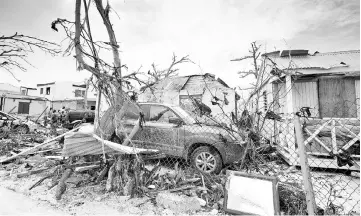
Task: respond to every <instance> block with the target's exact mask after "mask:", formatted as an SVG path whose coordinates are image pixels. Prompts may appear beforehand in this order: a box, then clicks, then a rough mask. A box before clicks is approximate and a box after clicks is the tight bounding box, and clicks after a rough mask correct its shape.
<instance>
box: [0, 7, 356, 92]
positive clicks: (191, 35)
mask: <svg viewBox="0 0 361 216" xmlns="http://www.w3.org/2000/svg"><path fill="white" fill-rule="evenodd" d="M110 4H111V6H112V8H113V10H114V11H116V12H117V14H116V13H114V12H112V14H111V19H112V23H113V25H114V29H115V33H116V36H117V40H118V42H120V43H121V44H120V47H121V51H122V53H121V57H122V63H123V64H127V65H128V67H129V72H132V71H133V70H136V69H137V68H138V67H139V66H140V65H142V66H143V68H144V69H145V70H147V69H148V68H150V65H151V63H152V62H155V63H156V64H157V65H159V67H161V68H162V67H166V66H168V65H169V62H170V60H171V57H172V53H173V52H174V53H176V55H177V56H184V55H189V56H190V58H191V59H192V60H193V61H194V62H196V63H197V64H199V65H200V66H201V68H202V69H203V72H206V73H213V74H215V75H216V76H218V77H221V78H222V79H223V80H225V81H226V82H227V83H228V84H229V85H231V86H247V85H248V83H249V81H250V80H249V79H245V80H241V79H239V78H238V75H237V73H236V72H237V71H239V70H242V69H244V68H246V67H247V65H245V64H240V63H237V62H230V59H233V58H237V57H241V56H243V55H245V54H247V52H248V49H249V44H250V43H251V42H252V41H259V42H260V43H262V44H263V46H262V49H263V50H264V51H274V50H275V49H277V50H278V49H309V50H312V51H316V50H317V51H319V52H328V51H339V50H354V49H360V48H359V47H360V1H359V0H344V1H338V0H321V1H315V0H122V1H121V0H118V1H116V0H110ZM74 10H75V0H61V1H59V0H37V1H34V0H33V1H29V0H2V1H1V3H0V34H1V35H7V34H13V33H14V32H19V33H23V34H27V35H31V36H36V37H39V38H42V39H45V40H49V41H53V42H57V43H61V42H62V40H63V39H64V38H65V34H64V32H63V31H59V32H55V31H53V30H52V29H51V28H50V23H51V22H52V21H53V20H55V19H57V18H66V19H68V20H72V21H73V20H74ZM90 13H91V14H90V16H91V21H92V24H91V25H92V29H93V32H94V34H95V35H94V36H95V37H96V40H103V41H106V40H107V35H106V31H105V28H104V26H103V24H102V22H101V20H100V17H99V16H98V15H97V11H96V8H95V7H94V5H93V6H92V7H91V9H90ZM118 16H119V17H118ZM62 45H63V48H66V45H67V44H66V43H65V42H63V43H62ZM29 61H30V62H31V63H32V64H33V65H34V66H35V68H32V67H30V66H29V67H28V71H27V72H25V73H24V72H21V71H15V74H16V75H17V77H18V78H19V79H20V80H21V83H17V82H16V80H14V79H13V78H12V76H10V75H9V74H8V72H6V71H5V70H2V69H0V82H9V83H12V84H16V85H20V84H23V85H30V86H36V84H37V83H44V82H52V81H56V80H63V81H69V80H74V81H82V80H84V79H85V78H86V77H89V73H88V72H85V71H84V72H78V71H76V70H75V68H76V65H75V60H74V58H73V57H72V56H68V57H63V56H58V57H52V56H50V55H47V54H44V53H42V52H41V51H39V52H36V53H34V54H32V55H31V56H30V57H29ZM200 72H201V71H200V69H199V67H198V66H196V65H192V64H188V65H183V66H182V67H181V70H180V75H189V74H192V73H200Z"/></svg>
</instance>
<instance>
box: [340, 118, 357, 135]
mask: <svg viewBox="0 0 361 216" xmlns="http://www.w3.org/2000/svg"><path fill="white" fill-rule="evenodd" d="M337 123H339V124H340V126H342V128H344V129H345V130H347V131H348V132H349V133H350V134H351V135H352V136H357V135H356V134H355V133H354V132H352V131H351V130H350V129H348V127H347V126H345V125H344V124H342V123H341V122H340V121H337Z"/></svg>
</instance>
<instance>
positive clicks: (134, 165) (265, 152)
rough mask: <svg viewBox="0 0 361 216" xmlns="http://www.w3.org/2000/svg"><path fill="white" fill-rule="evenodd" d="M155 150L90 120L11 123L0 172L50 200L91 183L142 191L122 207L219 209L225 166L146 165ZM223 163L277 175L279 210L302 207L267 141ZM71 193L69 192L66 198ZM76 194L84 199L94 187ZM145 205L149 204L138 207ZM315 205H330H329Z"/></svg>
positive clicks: (297, 188) (108, 190)
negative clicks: (46, 125) (24, 126)
mask: <svg viewBox="0 0 361 216" xmlns="http://www.w3.org/2000/svg"><path fill="white" fill-rule="evenodd" d="M104 124H105V123H104ZM71 146H74V147H77V148H73V147H71ZM81 146H82V148H80V147H81ZM103 146H104V148H103ZM70 149H73V150H71V151H70ZM84 149H85V150H86V149H91V151H93V152H94V154H92V153H90V152H91V151H88V152H86V153H82V152H84ZM62 150H63V151H62ZM153 152H155V151H150V150H148V149H140V148H134V147H132V146H125V145H119V144H118V143H115V142H112V141H109V140H103V139H102V138H101V137H100V136H98V135H94V130H93V125H92V124H83V125H81V127H80V128H79V129H72V130H70V131H69V130H68V129H62V128H58V130H57V134H56V135H51V133H50V130H48V129H45V130H43V131H37V132H31V133H29V134H23V135H19V134H16V133H13V132H11V131H10V132H8V133H7V134H6V138H2V139H1V138H0V163H1V166H0V178H11V179H12V180H13V181H19V182H20V181H21V182H23V181H29V179H32V181H31V182H30V183H28V184H26V188H25V189H24V190H25V191H27V193H29V191H39V190H42V191H44V193H49V195H47V197H49V199H50V197H51V201H50V202H51V203H54V204H56V203H59V202H68V201H69V199H70V200H72V203H73V204H69V205H72V207H69V208H74V206H75V205H80V206H82V205H83V204H81V202H83V201H81V202H80V201H77V202H75V201H74V200H73V199H75V198H76V197H77V196H76V195H75V194H76V191H77V190H79V189H81V190H85V189H87V188H93V187H94V188H98V190H99V191H100V192H99V193H98V195H97V196H96V197H94V198H93V200H92V201H96V202H104V200H107V198H106V197H107V196H110V195H111V196H115V195H116V196H120V197H123V196H126V197H128V198H129V197H130V198H132V199H136V198H142V197H146V198H147V199H145V200H143V202H141V203H137V204H136V206H134V205H131V206H128V207H127V208H126V209H127V210H126V211H127V212H128V213H131V214H133V213H137V214H141V213H142V212H143V213H144V212H146V213H149V214H154V213H156V214H165V215H174V214H178V213H190V212H192V213H194V212H203V213H206V214H210V215H216V214H222V213H224V212H223V202H224V185H225V176H224V175H222V173H221V174H220V175H217V176H216V175H214V176H210V175H207V174H202V173H199V172H197V171H195V170H194V169H191V168H189V167H188V168H187V167H181V166H180V165H179V164H178V162H177V163H176V164H174V166H172V167H167V168H165V167H164V165H163V164H161V163H157V164H156V163H154V164H152V165H149V164H150V163H147V165H145V160H150V159H147V158H151V157H152V155H153ZM103 153H105V158H104V155H103ZM119 153H121V154H119ZM149 153H151V154H149ZM146 155H150V157H149V156H146ZM227 168H228V169H232V170H242V171H245V172H253V173H258V174H261V175H269V176H276V177H278V178H279V180H280V184H279V186H278V187H279V197H280V207H281V211H282V212H283V214H305V213H307V211H306V200H305V194H304V192H303V189H302V185H301V184H300V182H301V175H300V171H299V170H297V168H296V167H294V166H288V165H287V164H286V163H284V162H283V161H282V160H280V159H279V158H278V156H277V155H275V153H274V148H273V147H272V146H262V145H261V146H257V154H255V155H252V154H248V155H247V156H246V157H245V159H244V166H243V167H242V169H241V166H240V164H237V163H235V164H233V165H232V166H229V167H227ZM357 174H358V175H359V173H356V175H357ZM24 177H26V178H24ZM358 178H359V177H358ZM320 182H321V180H320ZM315 187H319V184H315ZM104 194H105V195H104ZM71 196H73V198H69V197H71ZM79 196H80V195H79ZM81 196H82V199H84V197H88V196H90V197H92V196H93V195H89V194H82V195H81ZM339 196H341V195H339ZM316 198H317V199H322V198H321V197H316ZM47 199H48V198H47ZM339 199H341V198H339ZM339 203H342V202H341V201H340V202H339ZM332 204H333V205H337V204H338V202H333V203H332ZM84 206H85V205H84ZM144 206H147V208H149V209H151V210H149V209H148V210H147V209H146V210H140V209H142V208H145V207H144ZM320 208H322V209H323V210H324V211H325V210H327V209H329V208H328V207H327V206H320ZM124 211H125V209H124Z"/></svg>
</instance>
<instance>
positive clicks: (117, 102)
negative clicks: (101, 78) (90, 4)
mask: <svg viewBox="0 0 361 216" xmlns="http://www.w3.org/2000/svg"><path fill="white" fill-rule="evenodd" d="M95 4H96V6H97V9H98V11H99V13H100V15H101V17H102V19H103V22H104V25H105V27H106V29H107V32H108V36H109V41H110V45H111V47H112V52H113V61H114V62H113V63H114V66H115V68H114V70H115V71H114V72H115V76H116V78H117V81H118V83H117V85H115V88H116V89H115V90H116V92H117V93H119V94H120V95H117V97H115V104H114V106H115V107H114V108H115V111H118V110H119V109H120V108H121V106H122V105H123V96H122V93H123V92H122V83H121V79H122V71H121V68H122V64H121V61H120V55H119V50H118V47H119V46H118V43H117V40H116V37H115V33H114V30H113V27H112V24H111V23H110V19H109V10H110V6H109V4H107V6H106V8H105V9H104V7H103V3H102V0H95ZM118 96H119V97H118Z"/></svg>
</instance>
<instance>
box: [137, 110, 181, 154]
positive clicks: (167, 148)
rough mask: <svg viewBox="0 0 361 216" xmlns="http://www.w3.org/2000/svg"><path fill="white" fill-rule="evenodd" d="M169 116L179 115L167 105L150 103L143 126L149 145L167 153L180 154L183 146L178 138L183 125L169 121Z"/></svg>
mask: <svg viewBox="0 0 361 216" xmlns="http://www.w3.org/2000/svg"><path fill="white" fill-rule="evenodd" d="M170 118H179V116H178V115H177V114H176V113H175V112H174V111H173V110H171V109H170V108H169V107H166V106H162V105H151V106H150V113H149V120H148V121H147V122H146V124H145V128H144V130H145V134H147V138H148V141H149V145H150V146H152V147H154V148H155V149H159V150H161V151H162V152H163V153H165V154H168V155H172V156H181V155H182V150H183V147H182V146H181V143H180V140H179V139H180V132H181V130H182V128H183V126H181V125H177V124H173V123H170V122H169V119H170Z"/></svg>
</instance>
